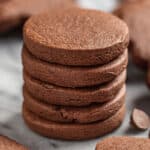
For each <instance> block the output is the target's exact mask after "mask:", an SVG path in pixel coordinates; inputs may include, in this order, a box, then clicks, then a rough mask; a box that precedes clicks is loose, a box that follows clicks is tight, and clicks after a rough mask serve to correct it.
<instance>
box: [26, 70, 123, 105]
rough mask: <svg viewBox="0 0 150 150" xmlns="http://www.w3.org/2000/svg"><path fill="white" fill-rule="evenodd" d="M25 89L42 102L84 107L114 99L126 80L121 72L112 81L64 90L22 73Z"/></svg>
mask: <svg viewBox="0 0 150 150" xmlns="http://www.w3.org/2000/svg"><path fill="white" fill-rule="evenodd" d="M23 75H24V81H25V88H26V89H27V90H28V92H29V93H30V94H31V95H33V96H34V97H35V98H37V99H40V100H41V101H43V102H46V103H49V104H55V105H64V106H86V105H90V104H91V103H103V102H107V101H110V100H112V99H114V97H115V96H116V94H117V93H118V92H119V90H120V89H121V87H122V86H123V84H124V83H125V80H126V71H123V72H122V73H121V74H120V75H119V76H118V77H116V78H115V79H114V80H113V81H111V82H109V83H106V84H103V85H99V86H94V87H89V88H65V87H59V86H55V85H52V84H47V83H44V82H41V81H39V80H36V79H34V78H32V77H31V76H29V75H28V74H27V73H25V72H24V74H23Z"/></svg>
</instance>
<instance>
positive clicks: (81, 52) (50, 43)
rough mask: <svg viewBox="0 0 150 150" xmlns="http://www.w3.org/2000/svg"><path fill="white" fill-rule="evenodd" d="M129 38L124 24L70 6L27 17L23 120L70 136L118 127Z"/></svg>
mask: <svg viewBox="0 0 150 150" xmlns="http://www.w3.org/2000/svg"><path fill="white" fill-rule="evenodd" d="M128 42H129V32H128V28H127V26H126V24H125V23H124V22H122V21H121V20H120V19H118V18H117V17H115V16H112V15H111V14H107V13H104V12H101V11H94V10H83V9H75V8H74V9H67V10H59V11H53V13H52V12H51V13H45V14H40V15H37V16H33V17H31V18H30V19H29V20H28V21H27V23H26V24H25V26H24V46H23V53H22V56H23V65H24V73H23V74H24V81H25V85H24V90H23V94H24V107H23V116H24V119H25V121H26V122H27V124H28V125H29V126H30V127H31V128H32V129H33V130H35V131H36V132H39V133H41V134H42V135H45V136H48V137H52V138H61V139H69V140H81V139H89V138H94V137H97V136H101V135H103V134H106V133H108V132H110V131H112V130H114V129H115V128H117V127H118V126H119V125H120V124H121V122H122V120H123V118H124V112H125V106H124V100H125V93H126V90H125V79H126V67H127V62H128V55H127V46H128ZM95 103H97V104H95ZM102 103H103V104H102ZM110 124H111V125H110ZM107 127H108V128H107ZM73 131H74V132H73ZM85 133H86V134H85Z"/></svg>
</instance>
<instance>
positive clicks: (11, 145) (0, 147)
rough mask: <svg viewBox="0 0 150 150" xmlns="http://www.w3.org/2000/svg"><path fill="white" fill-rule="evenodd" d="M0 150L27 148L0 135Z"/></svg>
mask: <svg viewBox="0 0 150 150" xmlns="http://www.w3.org/2000/svg"><path fill="white" fill-rule="evenodd" d="M0 150H27V148H25V147H24V146H22V145H21V144H18V143H16V141H13V140H11V139H9V138H8V137H5V136H2V135H0Z"/></svg>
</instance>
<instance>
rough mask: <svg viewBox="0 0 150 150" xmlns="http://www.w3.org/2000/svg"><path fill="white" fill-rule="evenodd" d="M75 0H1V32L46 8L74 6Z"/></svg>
mask: <svg viewBox="0 0 150 150" xmlns="http://www.w3.org/2000/svg"><path fill="white" fill-rule="evenodd" d="M74 6H75V4H74V3H73V0H63V1H62V0H3V1H1V0H0V33H1V32H6V31H8V30H10V29H12V28H14V27H17V26H18V25H21V24H22V23H23V22H24V21H25V20H26V19H28V18H29V17H31V16H32V15H35V14H39V13H41V12H43V11H46V10H48V11H49V10H53V9H60V8H61V9H62V8H69V7H74Z"/></svg>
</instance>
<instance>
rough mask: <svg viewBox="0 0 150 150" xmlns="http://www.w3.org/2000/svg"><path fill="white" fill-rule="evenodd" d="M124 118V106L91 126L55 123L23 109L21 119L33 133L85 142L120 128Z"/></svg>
mask: <svg viewBox="0 0 150 150" xmlns="http://www.w3.org/2000/svg"><path fill="white" fill-rule="evenodd" d="M124 116H125V106H122V108H121V109H120V110H119V111H118V112H117V113H116V114H115V115H113V116H111V117H110V118H108V119H106V120H104V121H97V122H95V123H91V124H75V123H70V124H66V123H64V124H63V123H57V122H52V121H48V120H46V119H43V118H41V117H39V116H37V115H36V114H34V113H32V112H31V111H29V110H28V109H27V108H26V106H24V108H23V117H24V120H25V122H26V123H27V125H28V126H29V127H30V128H31V129H32V130H33V131H35V132H37V133H39V134H41V135H43V136H47V137H49V138H56V139H64V140H86V139H91V138H96V137H99V136H102V135H104V134H107V133H109V132H111V131H113V130H115V129H116V128H117V127H119V126H120V124H121V123H122V121H123V119H124Z"/></svg>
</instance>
